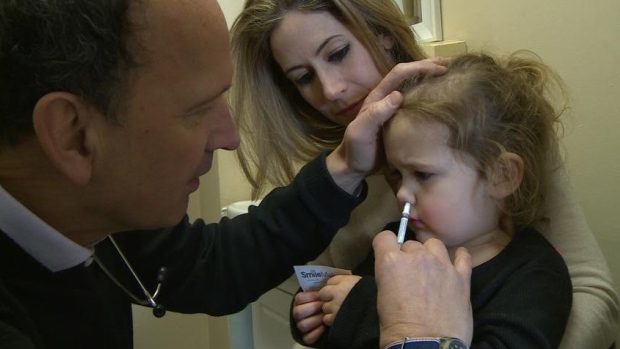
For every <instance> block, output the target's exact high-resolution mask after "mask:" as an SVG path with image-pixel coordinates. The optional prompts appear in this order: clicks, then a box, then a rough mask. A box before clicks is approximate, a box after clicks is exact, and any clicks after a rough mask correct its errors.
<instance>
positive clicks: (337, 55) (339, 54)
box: [328, 45, 351, 62]
mask: <svg viewBox="0 0 620 349" xmlns="http://www.w3.org/2000/svg"><path fill="white" fill-rule="evenodd" d="M350 49H351V45H346V46H344V47H343V48H341V49H340V50H338V51H336V52H334V53H332V54H331V55H330V56H329V58H328V60H329V61H330V62H340V61H342V60H343V59H344V58H345V57H346V56H347V54H349V50H350Z"/></svg>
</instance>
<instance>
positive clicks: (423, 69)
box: [327, 58, 448, 193]
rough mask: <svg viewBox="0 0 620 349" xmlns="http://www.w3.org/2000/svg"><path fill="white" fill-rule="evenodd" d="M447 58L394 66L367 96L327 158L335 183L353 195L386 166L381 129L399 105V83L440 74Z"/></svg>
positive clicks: (444, 69)
mask: <svg viewBox="0 0 620 349" xmlns="http://www.w3.org/2000/svg"><path fill="white" fill-rule="evenodd" d="M447 62H448V60H447V59H441V58H433V59H427V60H423V61H417V62H409V63H400V64H397V65H396V66H395V67H394V68H393V69H392V70H391V71H390V72H389V73H388V74H387V75H386V76H385V77H384V78H383V80H381V82H380V83H379V85H377V87H375V88H374V89H373V90H372V91H371V92H370V93H369V94H368V96H367V97H366V99H365V101H364V105H363V107H362V109H361V112H360V113H359V114H358V115H357V117H356V118H355V120H353V121H351V123H350V124H349V125H348V126H347V129H346V131H345V134H344V138H343V140H342V142H341V143H340V144H339V145H338V147H336V149H334V151H333V152H331V154H329V155H328V156H327V169H328V171H329V173H330V174H331V176H332V178H333V179H334V182H336V184H337V185H338V186H339V187H340V188H342V189H343V190H345V191H347V192H348V193H354V192H355V190H356V189H357V188H358V186H359V185H360V183H361V182H362V180H363V179H364V178H366V177H367V176H368V175H370V174H372V173H375V172H377V171H378V170H379V169H380V168H381V167H382V166H383V164H384V163H385V159H384V154H383V144H382V142H381V139H380V134H381V127H382V126H383V124H384V123H385V122H386V121H387V120H389V119H390V118H391V117H392V116H393V115H394V113H395V112H396V110H397V109H398V108H399V107H400V104H401V103H402V100H403V96H402V95H401V94H400V92H398V91H397V90H398V88H399V87H400V86H401V85H402V83H403V82H404V81H405V80H406V79H408V78H410V77H413V76H417V75H429V74H430V75H441V74H444V73H445V72H446V70H447V68H446V67H445V65H446V64H447Z"/></svg>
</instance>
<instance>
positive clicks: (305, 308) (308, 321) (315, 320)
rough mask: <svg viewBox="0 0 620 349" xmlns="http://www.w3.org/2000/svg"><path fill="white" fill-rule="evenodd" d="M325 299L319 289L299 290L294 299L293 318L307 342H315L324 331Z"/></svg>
mask: <svg viewBox="0 0 620 349" xmlns="http://www.w3.org/2000/svg"><path fill="white" fill-rule="evenodd" d="M322 308H323V301H321V300H320V299H319V293H318V292H317V291H312V292H299V293H297V294H296V295H295V299H294V300H293V320H295V324H296V326H297V329H298V330H299V331H300V332H301V334H302V339H303V341H304V342H305V343H306V344H313V343H314V342H316V341H317V340H318V339H319V338H321V335H323V332H325V325H324V324H323V310H322Z"/></svg>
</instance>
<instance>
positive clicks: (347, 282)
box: [319, 275, 362, 326]
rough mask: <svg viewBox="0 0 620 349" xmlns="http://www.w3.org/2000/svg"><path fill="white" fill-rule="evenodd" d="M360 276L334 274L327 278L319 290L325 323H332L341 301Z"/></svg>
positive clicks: (328, 324)
mask: <svg viewBox="0 0 620 349" xmlns="http://www.w3.org/2000/svg"><path fill="white" fill-rule="evenodd" d="M361 278H362V277H361V276H358V275H335V276H332V277H331V278H329V280H327V284H326V285H325V286H323V288H322V289H321V290H320V291H319V298H320V299H321V300H322V301H323V302H324V303H323V314H324V316H323V323H324V324H325V325H327V326H331V325H333V324H334V321H335V320H336V315H337V314H338V310H340V307H341V306H342V302H344V299H345V298H347V295H349V292H351V289H352V288H353V286H355V284H357V282H358V281H359V280H360V279H361Z"/></svg>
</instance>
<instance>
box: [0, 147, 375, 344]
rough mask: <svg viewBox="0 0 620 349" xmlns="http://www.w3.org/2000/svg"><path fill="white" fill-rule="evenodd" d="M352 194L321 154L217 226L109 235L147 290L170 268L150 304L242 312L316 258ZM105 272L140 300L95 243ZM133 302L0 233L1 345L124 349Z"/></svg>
mask: <svg viewBox="0 0 620 349" xmlns="http://www.w3.org/2000/svg"><path fill="white" fill-rule="evenodd" d="M365 195H366V186H364V190H363V191H362V195H360V197H359V198H357V197H354V196H351V195H349V194H347V193H346V192H344V191H342V190H341V189H340V188H339V187H338V186H337V185H336V184H335V183H334V182H333V180H332V178H331V176H330V175H329V173H328V171H327V169H326V166H325V158H324V156H322V157H320V158H318V159H317V160H315V161H313V162H311V163H310V164H308V165H307V166H305V167H304V168H303V169H302V171H301V173H300V174H299V176H298V177H297V178H296V180H295V181H294V183H293V184H291V185H290V186H288V187H285V188H279V189H276V190H274V191H273V192H272V193H271V194H270V195H268V196H267V197H265V199H263V201H262V202H261V204H260V207H258V208H255V207H251V208H250V211H249V214H247V215H241V216H238V217H236V218H234V219H228V218H224V219H222V221H221V222H220V223H219V224H205V222H203V221H202V220H197V221H196V222H194V223H193V224H190V223H189V222H188V219H187V217H185V218H184V219H183V221H182V222H181V223H179V224H178V225H177V226H175V227H173V228H169V229H163V230H155V231H139V232H128V233H121V234H116V235H115V239H116V241H117V242H118V243H119V245H120V247H121V249H122V251H123V252H124V253H125V255H126V256H127V258H128V259H129V261H130V263H131V264H132V266H133V267H134V269H135V270H136V273H137V274H138V276H139V277H140V279H141V280H142V282H143V283H145V286H146V288H147V290H150V292H153V290H154V289H155V286H156V278H157V271H158V269H159V268H160V267H162V266H166V267H167V268H168V277H167V279H166V281H165V282H164V284H163V286H162V290H161V293H160V296H159V297H158V299H157V300H158V302H160V303H161V304H163V305H164V306H165V307H166V308H167V309H168V310H169V311H175V312H181V313H198V312H200V313H206V314H210V315H216V316H217V315H224V314H230V313H234V312H237V311H239V310H241V309H243V308H244V307H245V306H246V305H247V304H248V303H250V302H252V301H254V300H256V299H257V298H258V297H259V296H260V295H261V294H263V293H264V292H266V291H268V290H269V289H271V288H273V287H275V286H277V285H278V284H280V283H281V282H283V281H284V280H285V279H286V278H287V277H289V276H290V275H291V274H292V266H293V265H297V264H303V263H305V262H307V261H309V260H312V259H313V258H315V257H316V256H317V255H318V254H319V253H320V252H321V251H323V250H324V249H325V248H326V246H327V245H328V244H329V242H330V240H331V239H332V237H333V235H334V233H335V232H336V231H337V230H338V229H339V228H340V227H342V226H344V225H345V224H346V223H347V222H348V217H349V214H350V212H351V211H352V210H353V209H354V208H355V206H357V205H358V204H359V203H360V202H361V201H362V200H363V198H364V197H365ZM95 253H96V255H97V256H98V257H99V258H100V259H101V260H102V263H103V264H104V265H105V266H106V268H107V269H110V271H111V272H112V274H113V275H114V276H115V277H116V278H117V279H119V280H120V281H121V283H122V284H123V285H124V286H125V287H127V288H129V289H130V290H131V292H133V294H134V295H136V296H138V297H140V298H144V296H143V293H142V292H141V291H140V289H139V288H138V286H137V284H136V281H135V280H134V279H133V277H131V275H130V274H129V272H128V271H127V268H126V266H125V265H124V264H123V262H122V260H121V258H120V256H119V255H118V253H117V252H116V250H114V248H113V246H112V245H111V243H110V242H109V240H108V239H106V240H104V241H103V242H101V243H100V244H98V245H97V246H96V252H95ZM132 347H133V333H132V315H131V299H130V297H129V296H127V294H125V293H124V292H123V291H122V290H121V289H120V288H119V287H118V286H117V285H116V284H114V283H113V281H111V280H110V278H109V277H108V276H107V275H106V274H104V273H103V272H102V270H101V269H100V267H99V266H98V265H97V263H92V264H90V265H89V266H84V265H82V264H81V265H78V266H76V267H73V268H71V269H68V270H64V271H61V272H57V273H52V272H50V271H49V270H48V269H47V268H45V267H43V266H42V265H41V264H39V263H38V262H37V261H36V260H34V259H32V258H31V257H30V256H29V255H28V254H26V253H25V251H24V250H22V249H21V248H20V247H19V246H17V245H16V244H15V243H14V242H13V241H12V240H11V239H10V238H8V237H7V235H5V234H4V233H2V232H0V348H15V349H23V348H37V349H41V348H63V349H72V348H76V349H78V348H79V349H85V348H93V349H96V348H106V349H107V348H115V349H119V348H132Z"/></svg>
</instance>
